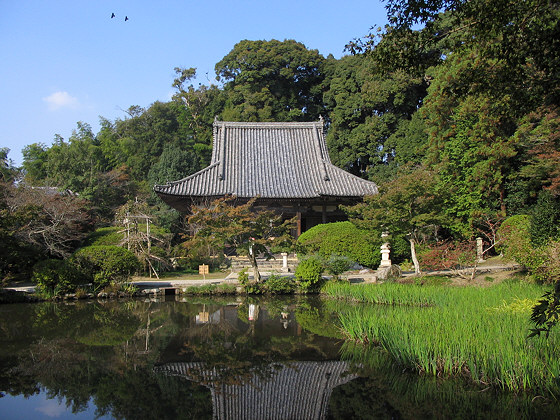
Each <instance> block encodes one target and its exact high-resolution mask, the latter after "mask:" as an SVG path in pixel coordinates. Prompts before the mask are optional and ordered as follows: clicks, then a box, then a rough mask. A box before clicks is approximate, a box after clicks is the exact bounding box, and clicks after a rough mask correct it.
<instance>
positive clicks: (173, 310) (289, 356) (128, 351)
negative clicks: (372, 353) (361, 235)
mask: <svg viewBox="0 0 560 420" xmlns="http://www.w3.org/2000/svg"><path fill="white" fill-rule="evenodd" d="M253 304H255V305H256V304H259V305H260V309H259V314H258V319H256V320H254V321H248V320H241V319H240V318H239V316H238V310H237V306H235V305H234V306H231V307H230V308H229V309H228V308H226V309H224V308H221V306H220V305H216V304H212V301H211V300H209V301H208V302H207V303H206V306H203V304H200V305H192V304H185V303H181V302H165V303H158V302H142V301H138V300H135V301H127V302H118V301H108V302H91V301H90V302H71V303H67V304H61V303H56V304H55V303H40V304H36V305H26V306H25V307H22V310H21V311H20V312H18V309H17V308H16V307H14V310H13V311H12V310H10V311H6V314H5V316H3V317H1V318H0V340H2V342H3V344H2V346H0V356H1V357H0V369H1V377H0V385H1V389H2V390H4V392H7V393H9V394H12V395H19V394H24V395H31V394H34V393H37V392H38V391H39V388H42V389H43V390H46V391H47V393H48V395H49V396H51V397H55V398H56V397H59V398H62V399H65V400H66V402H67V404H68V405H69V406H70V407H72V409H73V410H74V411H79V410H82V409H83V408H84V407H85V406H86V405H87V403H88V401H89V400H90V398H93V400H94V402H95V403H96V405H97V406H98V409H99V413H101V414H103V413H110V414H111V415H113V416H114V417H117V418H123V417H128V418H145V417H148V418H149V417H150V416H149V415H148V414H142V410H144V411H145V412H146V413H152V416H153V417H158V418H180V417H181V415H182V412H181V410H183V411H184V412H187V413H188V412H193V410H194V412H195V413H199V414H198V415H196V416H194V417H196V418H205V417H209V416H211V414H212V406H211V399H210V392H209V391H208V389H206V388H204V387H203V386H201V385H196V384H194V383H193V382H190V381H188V380H187V379H185V378H179V377H177V378H171V377H163V378H162V377H161V375H154V373H153V372H152V368H151V367H152V366H153V363H154V362H156V361H159V362H165V361H166V360H169V358H171V359H172V360H176V359H180V360H189V361H190V360H198V361H203V362H204V363H206V364H207V366H212V368H215V369H216V370H219V371H220V373H219V374H218V376H217V377H215V378H214V379H213V380H214V383H215V381H218V382H219V381H221V383H222V384H224V386H225V385H226V384H227V385H228V386H241V385H244V384H248V383H250V382H252V381H253V382H254V378H255V377H256V378H258V380H259V381H266V380H269V379H271V378H273V377H274V376H275V374H276V373H277V372H278V371H279V369H281V368H280V367H279V366H280V365H279V364H278V361H282V362H286V361H293V360H298V359H301V358H304V359H305V358H307V357H309V358H310V359H313V360H318V359H322V358H324V357H327V358H329V357H331V358H332V357H336V354H337V350H336V348H331V349H330V350H325V348H326V347H325V345H327V346H328V345H329V344H330V343H327V342H323V341H322V339H321V337H319V336H317V335H316V334H311V333H309V332H307V331H306V330H305V329H302V328H301V327H300V326H299V325H298V324H297V323H296V319H295V309H296V304H295V302H294V301H293V300H292V301H285V300H283V299H281V298H278V299H275V300H274V301H273V302H271V303H265V304H262V303H261V302H257V301H255V302H254V303H253ZM245 309H247V310H248V306H245V307H244V308H243V310H245ZM203 310H206V311H208V312H209V315H210V314H215V313H221V314H222V315H220V318H219V322H208V323H202V324H197V323H196V315H198V314H200V312H202V311H203ZM283 313H284V314H286V319H283V318H282V317H283V315H282V314H283ZM208 319H209V320H210V319H214V320H215V319H217V318H212V317H211V316H209V318H208ZM283 321H288V322H287V325H288V328H287V329H285V328H284V324H283V323H282V322H283ZM22 331H25V332H26V335H22V334H21V332H22ZM4 343H6V345H4ZM15 354H17V355H18V356H17V357H16V356H14V355H15ZM204 377H205V374H204V373H202V372H201V371H199V372H198V374H196V372H193V378H197V379H202V381H201V382H204ZM249 386H250V385H249ZM164 406H169V407H166V408H165V409H163V411H165V412H164V413H160V411H161V407H164ZM154 407H159V408H158V411H157V415H156V412H155V411H154ZM166 410H167V411H166ZM160 414H161V416H160Z"/></svg>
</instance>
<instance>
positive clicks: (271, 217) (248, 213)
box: [184, 197, 294, 282]
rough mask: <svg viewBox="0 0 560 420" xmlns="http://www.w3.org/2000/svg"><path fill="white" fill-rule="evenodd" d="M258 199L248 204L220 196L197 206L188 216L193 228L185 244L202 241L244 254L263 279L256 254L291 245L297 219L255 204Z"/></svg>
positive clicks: (258, 277) (221, 249)
mask: <svg viewBox="0 0 560 420" xmlns="http://www.w3.org/2000/svg"><path fill="white" fill-rule="evenodd" d="M255 201H256V199H255V198H253V199H251V200H249V201H248V202H247V203H245V204H241V203H236V201H235V198H234V197H224V198H220V199H217V200H215V201H213V202H211V203H209V204H208V205H205V206H196V207H193V209H192V215H191V216H190V217H189V218H188V225H189V227H190V229H191V232H190V234H188V235H187V237H188V240H187V241H186V242H185V243H184V246H185V247H187V248H189V247H197V246H199V245H200V244H204V245H205V246H209V247H212V248H213V249H215V250H220V251H222V252H223V250H224V249H226V248H233V249H234V250H235V251H237V252H239V253H242V254H245V255H247V256H248V257H249V260H250V261H251V266H252V267H253V272H254V279H255V281H256V282H260V273H259V270H258V266H257V257H259V256H265V257H267V258H270V257H272V254H271V247H274V246H283V247H286V248H290V247H292V245H293V243H294V239H293V237H292V236H291V234H290V231H291V230H292V229H293V227H294V220H293V219H289V220H283V218H282V216H279V215H277V214H274V212H272V211H269V210H262V209H258V208H255V206H254V204H255Z"/></svg>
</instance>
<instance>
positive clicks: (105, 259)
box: [72, 245, 140, 286]
mask: <svg viewBox="0 0 560 420" xmlns="http://www.w3.org/2000/svg"><path fill="white" fill-rule="evenodd" d="M72 262H73V263H74V264H75V265H76V266H78V267H80V268H81V269H82V271H83V272H84V273H86V274H87V275H88V276H89V278H90V279H91V281H92V282H93V283H94V285H95V286H104V285H106V284H108V283H110V282H111V281H119V280H122V279H123V278H127V277H128V276H130V274H131V273H133V272H134V271H136V270H138V269H139V268H140V262H139V261H138V258H136V255H134V254H133V253H132V252H131V251H129V250H127V249H124V248H121V247H118V246H113V245H98V246H88V247H85V248H82V249H79V250H78V251H76V252H75V253H74V255H73V256H72Z"/></svg>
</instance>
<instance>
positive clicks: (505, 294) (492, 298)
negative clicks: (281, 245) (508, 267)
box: [324, 283, 560, 394]
mask: <svg viewBox="0 0 560 420" xmlns="http://www.w3.org/2000/svg"><path fill="white" fill-rule="evenodd" d="M543 291H544V289H543V288H542V287H540V286H537V285H530V284H524V283H502V284H499V285H495V286H491V287H485V288H478V287H464V288H458V287H445V286H429V287H426V286H415V285H402V284H389V283H385V284H381V285H347V284H346V285H345V284H333V285H327V286H326V287H325V289H324V292H325V293H327V294H328V295H330V296H334V297H337V298H343V299H347V300H352V301H361V302H368V303H376V305H353V306H348V307H347V308H346V309H345V310H342V311H339V314H340V315H339V317H340V323H341V326H342V329H343V331H344V332H345V334H346V336H347V338H348V339H350V340H353V341H358V342H367V343H376V344H379V345H381V346H382V347H383V348H385V349H386V350H387V351H388V352H389V353H390V354H391V355H392V357H393V358H394V359H395V360H396V361H397V362H398V363H400V364H401V365H404V366H407V367H410V368H414V369H416V370H418V371H420V372H423V373H426V374H430V375H468V376H470V377H471V378H472V379H473V380H475V381H477V382H481V383H489V384H494V385H498V386H500V387H503V388H506V389H510V390H522V389H530V388H532V389H538V390H542V391H546V392H549V393H552V394H560V392H559V390H560V388H559V386H558V381H559V378H560V359H559V358H558V354H557V350H558V348H559V345H560V336H559V334H557V333H556V332H553V334H552V335H551V336H550V338H549V339H548V340H546V339H544V338H533V339H527V335H528V332H529V327H530V323H529V315H530V307H531V306H530V305H527V304H524V305H519V304H518V302H527V300H529V301H536V300H537V299H538V297H539V296H541V295H542V293H543ZM381 304H383V305H381ZM504 307H505V308H508V310H503V308H504Z"/></svg>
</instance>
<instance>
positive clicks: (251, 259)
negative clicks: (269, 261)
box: [249, 249, 261, 283]
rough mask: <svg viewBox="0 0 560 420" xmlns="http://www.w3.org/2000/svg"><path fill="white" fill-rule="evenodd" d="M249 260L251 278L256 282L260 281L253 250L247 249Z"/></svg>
mask: <svg viewBox="0 0 560 420" xmlns="http://www.w3.org/2000/svg"><path fill="white" fill-rule="evenodd" d="M249 261H251V267H253V280H254V281H255V282H256V283H260V282H261V273H259V267H258V266H257V257H256V256H255V254H254V253H253V250H252V249H251V250H249Z"/></svg>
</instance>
